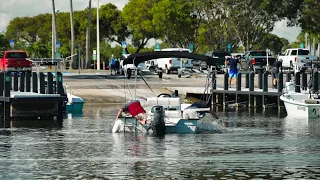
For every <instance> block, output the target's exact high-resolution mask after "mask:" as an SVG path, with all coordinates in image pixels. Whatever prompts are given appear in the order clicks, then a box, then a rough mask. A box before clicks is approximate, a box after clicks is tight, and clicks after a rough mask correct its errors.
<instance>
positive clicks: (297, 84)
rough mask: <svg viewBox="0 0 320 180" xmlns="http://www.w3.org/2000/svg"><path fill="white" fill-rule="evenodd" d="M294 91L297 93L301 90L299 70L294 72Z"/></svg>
mask: <svg viewBox="0 0 320 180" xmlns="http://www.w3.org/2000/svg"><path fill="white" fill-rule="evenodd" d="M313 79H314V78H313ZM294 91H295V92H297V93H299V92H301V90H300V72H297V73H296V74H295V88H294Z"/></svg>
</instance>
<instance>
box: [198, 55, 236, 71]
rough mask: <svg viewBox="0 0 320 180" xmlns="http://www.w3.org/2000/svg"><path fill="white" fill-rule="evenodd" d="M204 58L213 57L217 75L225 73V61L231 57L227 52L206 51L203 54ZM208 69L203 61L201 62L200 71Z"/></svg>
mask: <svg viewBox="0 0 320 180" xmlns="http://www.w3.org/2000/svg"><path fill="white" fill-rule="evenodd" d="M205 55H206V56H210V57H213V58H214V59H215V60H216V70H217V72H218V73H224V72H226V65H225V60H226V58H228V57H231V54H230V53H229V52H225V51H208V52H206V53H205ZM203 69H208V66H207V63H206V62H205V61H201V63H200V70H203Z"/></svg>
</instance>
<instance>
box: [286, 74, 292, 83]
mask: <svg viewBox="0 0 320 180" xmlns="http://www.w3.org/2000/svg"><path fill="white" fill-rule="evenodd" d="M290 81H291V73H287V79H286V82H290Z"/></svg>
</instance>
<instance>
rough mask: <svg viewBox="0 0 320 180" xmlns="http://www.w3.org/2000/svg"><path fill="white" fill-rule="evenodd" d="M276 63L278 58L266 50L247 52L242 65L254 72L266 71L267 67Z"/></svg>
mask: <svg viewBox="0 0 320 180" xmlns="http://www.w3.org/2000/svg"><path fill="white" fill-rule="evenodd" d="M243 61H244V62H243ZM275 61H276V58H275V57H273V56H272V54H271V53H270V52H267V51H266V50H252V51H247V52H246V53H245V55H244V57H243V59H242V63H244V64H247V67H248V68H249V69H250V70H252V71H254V72H257V70H266V65H267V64H269V66H271V65H272V64H273V63H274V62H275Z"/></svg>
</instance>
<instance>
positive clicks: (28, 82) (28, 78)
mask: <svg viewBox="0 0 320 180" xmlns="http://www.w3.org/2000/svg"><path fill="white" fill-rule="evenodd" d="M30 91H31V73H30V72H26V92H30Z"/></svg>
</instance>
